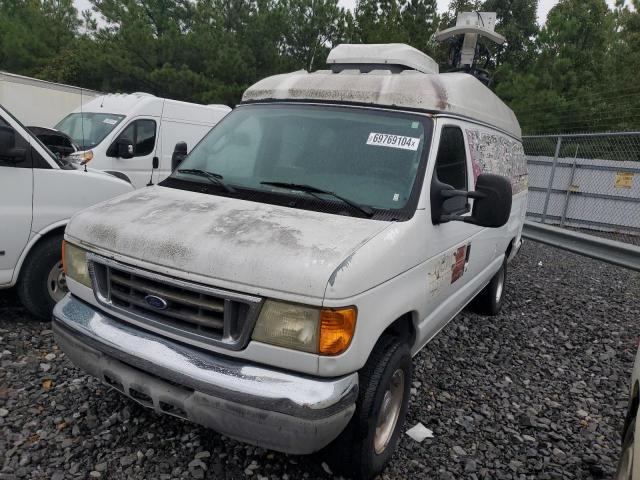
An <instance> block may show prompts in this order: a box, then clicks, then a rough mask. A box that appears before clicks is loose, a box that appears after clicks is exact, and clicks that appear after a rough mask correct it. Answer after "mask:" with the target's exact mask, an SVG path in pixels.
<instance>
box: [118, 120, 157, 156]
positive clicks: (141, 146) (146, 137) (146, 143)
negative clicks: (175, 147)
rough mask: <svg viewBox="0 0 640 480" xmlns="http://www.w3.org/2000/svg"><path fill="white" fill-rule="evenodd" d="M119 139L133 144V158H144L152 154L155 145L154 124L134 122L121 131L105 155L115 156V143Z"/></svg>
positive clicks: (153, 122) (140, 121)
mask: <svg viewBox="0 0 640 480" xmlns="http://www.w3.org/2000/svg"><path fill="white" fill-rule="evenodd" d="M121 139H126V140H129V141H130V142H131V143H133V156H134V157H144V156H145V155H149V154H150V153H152V152H153V150H154V148H155V145H156V122H155V121H154V120H146V119H144V120H135V121H133V122H131V123H130V124H129V125H127V127H126V128H125V129H124V130H123V131H122V133H121V134H120V135H118V138H116V141H115V142H113V144H111V146H110V147H109V150H108V151H107V155H109V156H110V157H115V156H117V147H116V142H117V141H118V140H121Z"/></svg>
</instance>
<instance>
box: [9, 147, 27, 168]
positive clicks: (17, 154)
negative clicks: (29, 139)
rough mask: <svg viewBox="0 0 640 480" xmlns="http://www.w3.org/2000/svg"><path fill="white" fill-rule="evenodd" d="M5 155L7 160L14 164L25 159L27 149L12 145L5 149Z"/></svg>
mask: <svg viewBox="0 0 640 480" xmlns="http://www.w3.org/2000/svg"><path fill="white" fill-rule="evenodd" d="M4 156H5V157H8V158H9V161H10V162H11V163H14V164H18V163H22V162H24V161H25V160H26V159H27V149H26V148H19V147H13V148H10V149H8V150H7V151H6V153H5V154H4Z"/></svg>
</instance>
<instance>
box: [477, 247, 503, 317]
mask: <svg viewBox="0 0 640 480" xmlns="http://www.w3.org/2000/svg"><path fill="white" fill-rule="evenodd" d="M506 281H507V261H506V259H505V261H504V262H503V263H502V265H501V266H500V270H498V272H497V273H496V274H495V275H494V276H493V278H492V279H491V281H490V282H489V283H488V284H487V286H486V287H484V288H483V289H482V290H481V291H480V293H478V295H476V297H475V298H474V299H473V300H471V303H470V304H469V308H470V309H471V310H472V311H473V312H475V313H477V314H479V315H491V316H493V315H498V313H500V310H501V309H502V303H503V300H504V286H505V282H506Z"/></svg>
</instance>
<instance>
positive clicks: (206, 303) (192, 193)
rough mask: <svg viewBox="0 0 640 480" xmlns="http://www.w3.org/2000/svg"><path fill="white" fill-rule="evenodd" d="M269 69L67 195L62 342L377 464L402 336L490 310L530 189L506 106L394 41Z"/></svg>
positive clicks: (365, 464) (247, 427)
mask: <svg viewBox="0 0 640 480" xmlns="http://www.w3.org/2000/svg"><path fill="white" fill-rule="evenodd" d="M328 61H329V66H330V68H329V69H327V70H321V71H316V72H313V73H307V72H305V71H299V72H295V73H289V74H283V75H276V76H273V77H269V78H266V79H264V80H262V81H259V82H258V83H256V84H255V85H253V86H251V87H250V88H249V89H248V90H247V91H246V92H245V93H244V96H243V101H242V103H241V105H240V106H238V107H237V108H236V109H235V110H234V111H233V112H231V113H230V114H229V115H227V116H226V117H225V118H224V119H223V120H222V121H221V122H220V123H219V124H218V125H217V126H216V127H215V128H214V129H213V130H212V131H211V132H210V133H209V134H208V135H207V136H206V137H205V138H204V139H203V140H202V141H201V142H200V143H199V144H198V145H197V146H196V147H195V148H194V149H193V150H192V151H191V152H190V153H189V155H188V156H187V157H186V159H185V160H184V161H183V162H182V164H181V165H180V166H179V168H177V169H176V170H175V171H174V172H173V173H172V174H171V175H170V176H169V177H168V178H167V179H166V180H164V181H163V182H161V183H160V184H159V185H156V186H154V187H151V188H147V189H144V190H140V191H137V192H135V193H132V194H129V195H124V196H121V197H119V198H118V199H115V200H113V201H108V202H106V203H103V204H102V205H101V206H100V207H99V208H89V209H87V210H85V211H84V212H81V213H80V214H78V215H76V216H75V217H74V218H73V219H72V221H71V223H70V224H69V226H68V227H67V230H66V233H65V239H66V243H65V259H66V267H67V282H68V284H69V289H70V291H71V293H70V295H68V296H67V297H65V298H64V299H63V300H62V301H61V302H60V303H58V305H57V306H56V308H55V311H54V322H53V325H54V331H55V335H56V339H57V342H58V344H59V345H60V348H61V349H62V350H63V351H64V352H66V354H67V355H68V357H69V358H70V359H71V360H72V361H73V362H74V363H76V364H77V365H78V366H80V367H81V368H83V369H85V370H86V371H87V372H89V373H91V374H92V375H95V376H96V377H98V378H100V379H101V380H102V381H104V382H105V383H106V384H107V385H109V386H111V387H113V388H114V389H116V390H118V391H120V392H122V393H123V394H125V395H128V396H129V397H131V398H132V399H134V400H135V401H137V402H139V403H141V404H142V405H145V406H147V407H149V408H153V409H155V410H156V411H158V412H163V413H166V414H169V415H174V416H178V417H181V418H185V419H189V420H191V421H193V422H196V423H199V424H202V425H206V426H208V427H211V428H212V429H215V430H217V431H219V432H222V433H224V434H225V435H228V436H230V437H233V438H236V439H240V440H242V441H245V442H249V443H253V444H256V445H260V446H262V447H266V448H271V449H274V450H279V451H283V452H289V453H294V454H307V453H311V452H315V451H318V450H322V449H324V451H325V452H329V454H328V455H327V458H328V461H329V462H330V464H331V465H332V466H333V467H334V468H336V469H338V470H343V471H346V473H347V474H348V475H350V476H355V477H358V478H369V477H371V476H373V475H375V474H377V473H378V472H380V471H381V470H382V468H383V467H384V465H385V464H386V462H387V461H388V460H389V459H390V457H391V455H392V452H393V450H394V448H395V446H396V444H397V442H398V439H399V437H400V434H401V432H402V429H403V422H404V419H405V415H406V412H407V407H408V402H409V391H410V387H411V384H412V377H413V373H412V361H411V358H412V356H414V355H416V354H417V353H418V352H419V351H420V350H421V349H422V348H423V347H424V346H425V345H426V344H427V343H428V342H429V340H431V339H432V338H433V337H434V336H435V335H436V334H437V333H438V332H439V331H440V330H441V329H442V328H443V327H444V326H445V325H446V324H447V323H448V322H449V321H450V320H451V319H452V318H453V317H454V316H455V315H456V314H458V312H460V311H461V310H462V309H463V308H465V306H467V305H470V306H471V308H473V309H474V310H475V311H477V312H480V313H482V314H487V315H493V314H496V313H497V312H498V311H499V310H500V308H501V306H502V304H503V299H504V286H505V276H506V274H507V265H508V262H509V260H510V259H511V258H513V256H514V255H515V254H516V252H517V251H518V248H519V247H520V243H521V240H520V239H521V231H522V226H523V218H524V214H525V209H526V204H527V202H526V200H527V172H526V166H525V159H524V154H523V149H522V144H521V132H520V127H519V125H518V122H517V120H516V118H515V116H514V114H513V112H512V111H511V110H510V109H509V108H507V107H506V106H505V105H504V104H503V102H501V101H500V100H499V99H498V98H497V97H496V96H495V95H494V94H493V93H492V92H491V91H490V90H489V89H488V88H486V87H485V86H484V85H483V84H482V83H481V82H479V81H478V80H477V79H476V78H474V77H473V76H471V75H468V74H466V73H447V74H439V73H438V67H437V65H436V64H435V62H434V61H433V60H432V59H430V58H429V57H427V56H426V55H424V54H423V53H421V52H419V51H417V50H415V49H413V48H411V47H408V46H405V45H340V46H338V47H336V48H335V49H333V50H332V51H331V53H330V55H329V60H328Z"/></svg>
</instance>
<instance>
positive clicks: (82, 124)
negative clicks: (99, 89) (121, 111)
mask: <svg viewBox="0 0 640 480" xmlns="http://www.w3.org/2000/svg"><path fill="white" fill-rule="evenodd" d="M123 118H124V115H115V114H112V113H91V112H84V113H70V114H69V115H67V116H66V117H64V118H63V119H62V120H60V122H58V124H57V125H56V126H55V127H54V128H55V129H56V130H60V131H61V132H63V133H66V134H67V135H69V136H70V137H71V138H72V139H73V141H74V142H75V143H77V144H78V145H80V148H81V149H82V150H88V149H90V148H93V147H95V146H96V145H98V144H99V143H100V142H101V141H102V140H104V138H105V137H106V136H107V135H109V133H111V131H112V130H113V129H114V128H116V126H117V125H118V124H119V123H120V122H121V121H122V119H123Z"/></svg>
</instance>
